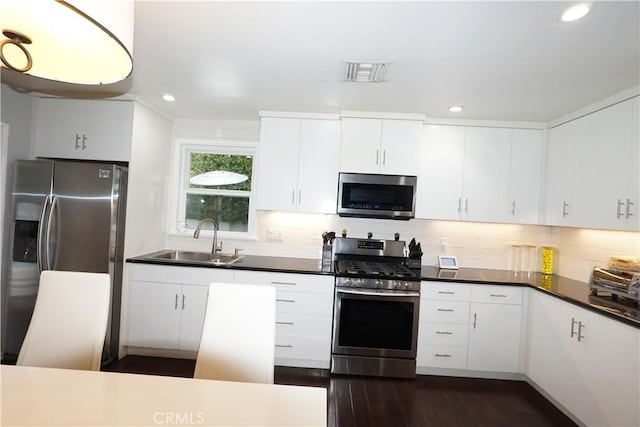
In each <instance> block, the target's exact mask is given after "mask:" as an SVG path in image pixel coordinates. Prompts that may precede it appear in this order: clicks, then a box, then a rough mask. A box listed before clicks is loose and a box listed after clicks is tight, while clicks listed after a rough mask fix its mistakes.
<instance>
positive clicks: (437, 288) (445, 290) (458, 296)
mask: <svg viewBox="0 0 640 427" xmlns="http://www.w3.org/2000/svg"><path fill="white" fill-rule="evenodd" d="M420 295H421V297H422V298H424V299H437V300H444V301H468V300H469V296H470V295H471V286H470V285H466V284H463V283H444V282H430V281H423V282H422V283H421V284H420Z"/></svg>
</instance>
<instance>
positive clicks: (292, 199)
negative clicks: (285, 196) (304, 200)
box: [291, 188, 296, 205]
mask: <svg viewBox="0 0 640 427" xmlns="http://www.w3.org/2000/svg"><path fill="white" fill-rule="evenodd" d="M291 204H292V205H295V204H296V189H295V188H292V189H291Z"/></svg>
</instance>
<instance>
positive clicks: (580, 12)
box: [560, 3, 591, 22]
mask: <svg viewBox="0 0 640 427" xmlns="http://www.w3.org/2000/svg"><path fill="white" fill-rule="evenodd" d="M589 10H591V5H590V4H588V3H579V4H576V5H573V6H571V7H570V8H569V9H567V10H565V11H564V12H563V13H562V16H561V17H560V20H561V21H562V22H573V21H577V20H578V19H580V18H584V17H585V16H586V15H587V14H588V13H589Z"/></svg>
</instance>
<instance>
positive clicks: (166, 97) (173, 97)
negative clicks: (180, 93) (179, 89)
mask: <svg viewBox="0 0 640 427" xmlns="http://www.w3.org/2000/svg"><path fill="white" fill-rule="evenodd" d="M162 99H164V100H165V101H167V102H173V101H175V100H176V97H175V96H173V95H170V94H168V93H165V94H164V95H162Z"/></svg>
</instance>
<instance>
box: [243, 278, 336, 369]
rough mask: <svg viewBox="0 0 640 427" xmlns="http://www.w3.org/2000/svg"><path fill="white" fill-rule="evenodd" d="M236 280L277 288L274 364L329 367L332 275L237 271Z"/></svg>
mask: <svg viewBox="0 0 640 427" xmlns="http://www.w3.org/2000/svg"><path fill="white" fill-rule="evenodd" d="M236 283H248V284H265V285H272V286H274V287H275V288H276V348H275V357H276V365H282V366H296V367H308V368H328V367H329V360H330V356H331V325H332V322H333V318H332V315H333V288H334V279H333V276H323V275H314V274H292V273H270V272H262V271H236Z"/></svg>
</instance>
